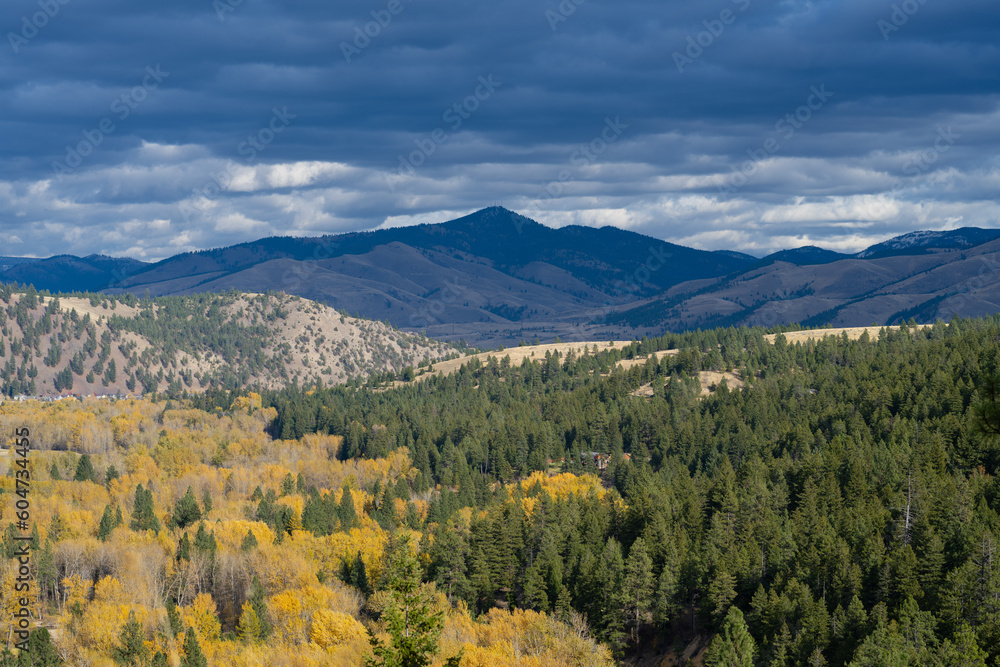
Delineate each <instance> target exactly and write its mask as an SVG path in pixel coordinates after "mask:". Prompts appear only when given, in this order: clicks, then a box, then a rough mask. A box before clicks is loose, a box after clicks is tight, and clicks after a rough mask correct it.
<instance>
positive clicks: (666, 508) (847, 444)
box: [0, 317, 1000, 667]
mask: <svg viewBox="0 0 1000 667" xmlns="http://www.w3.org/2000/svg"><path fill="white" fill-rule="evenodd" d="M766 333H767V332H765V331H763V330H761V329H724V330H712V331H704V332H696V333H691V334H686V335H668V336H665V337H663V338H659V339H650V340H644V341H642V342H638V343H635V344H633V345H631V346H629V347H627V348H624V349H608V350H606V351H599V352H597V354H583V355H572V356H561V355H559V356H556V355H551V354H550V355H547V357H546V358H544V359H538V360H534V361H533V360H531V359H530V358H525V359H524V361H523V363H521V364H519V365H514V364H510V363H509V362H508V361H507V360H506V359H504V358H501V359H496V358H494V359H491V360H490V361H489V362H488V363H486V364H482V363H480V362H478V360H473V361H470V364H468V365H466V366H464V367H463V368H462V369H461V370H460V371H458V372H456V373H452V374H450V375H446V376H434V377H429V378H426V379H424V380H423V381H421V382H413V383H410V384H407V385H405V386H402V387H397V388H388V389H387V388H386V387H385V386H384V379H385V378H379V377H375V376H373V377H371V378H370V380H369V381H368V383H367V385H366V386H357V385H354V386H350V387H343V386H339V387H330V388H323V389H317V390H309V391H303V390H302V389H300V388H298V387H291V388H288V389H283V390H277V391H268V392H265V393H264V394H263V395H257V394H241V393H240V392H226V391H218V390H209V391H207V392H205V393H201V394H197V395H194V396H193V397H192V398H191V399H189V400H179V401H172V402H170V403H169V404H167V403H164V402H160V403H156V404H154V403H150V402H148V401H133V400H124V401H94V400H90V401H85V402H83V403H76V402H73V403H70V404H65V403H63V404H41V403H37V402H25V403H12V402H8V403H6V404H4V405H0V428H4V429H7V430H10V429H13V428H14V427H15V426H23V427H27V428H29V429H30V431H31V433H32V434H33V436H32V437H33V442H34V445H33V446H34V447H35V449H34V450H33V452H34V453H33V454H32V456H33V457H35V458H34V461H35V463H34V464H33V465H34V466H35V468H34V470H35V472H34V473H33V477H32V480H33V481H32V484H33V485H34V486H33V487H32V488H33V489H37V490H38V494H37V498H38V500H37V501H33V502H37V505H33V508H34V512H35V514H34V515H33V516H34V517H35V518H34V521H35V522H36V524H35V528H34V532H35V533H36V534H37V537H36V538H33V539H35V545H36V546H35V547H33V548H35V549H36V551H37V553H38V554H39V557H38V570H39V573H38V577H37V579H38V585H39V587H40V588H39V590H40V597H39V604H41V605H42V609H43V610H46V611H47V614H48V616H47V617H48V618H50V623H52V624H53V626H54V628H55V630H56V631H57V632H56V633H55V636H54V639H51V640H50V639H47V638H46V639H45V640H44V641H45V642H50V641H51V642H52V643H53V644H54V645H55V646H56V647H57V649H58V650H59V651H61V652H62V655H64V656H65V659H66V660H67V661H68V664H86V662H88V661H99V660H102V659H103V660H105V662H107V660H108V658H109V656H111V655H118V654H119V653H117V652H120V651H125V650H126V649H127V648H128V647H129V646H131V647H133V649H134V650H140V649H139V648H138V646H139V644H137V643H136V642H135V641H133V640H134V638H135V637H140V638H145V639H146V640H147V641H148V643H149V646H150V647H151V648H150V649H149V655H151V654H152V653H154V652H158V653H162V655H163V659H164V660H166V659H168V658H169V660H170V661H171V662H174V663H175V662H176V661H177V657H178V655H179V654H180V653H181V652H184V651H193V650H194V649H193V647H194V645H195V643H197V644H198V645H199V646H200V647H201V648H199V651H200V650H204V652H205V654H206V655H207V656H208V659H207V664H209V665H212V666H213V667H215V666H221V665H244V664H247V665H249V664H255V661H256V662H260V661H262V660H264V659H265V656H266V659H267V661H268V662H269V664H275V665H279V666H282V665H287V666H289V667H291V665H293V664H294V665H315V666H317V667H318V666H320V665H323V666H327V665H341V664H359V663H360V662H361V661H362V658H363V656H364V655H365V654H366V653H367V652H368V650H369V649H368V648H367V643H366V642H365V632H364V629H365V628H370V629H371V630H372V632H373V633H374V634H375V638H376V641H377V642H380V641H390V638H391V637H392V636H393V633H394V632H395V633H401V632H402V631H401V629H400V628H402V626H401V625H399V624H398V623H397V624H396V625H395V626H394V625H393V621H392V619H393V618H397V619H398V618H399V616H398V614H399V613H401V611H400V610H401V608H402V607H401V606H400V605H403V604H404V603H405V604H412V605H413V606H412V607H411V608H412V609H413V610H415V611H414V613H418V614H420V615H421V616H420V617H421V618H428V619H429V618H431V617H432V616H433V615H434V614H435V613H437V612H435V610H439V612H440V614H441V615H439V616H434V617H435V618H437V619H438V620H437V621H433V622H429V623H428V625H426V626H421V628H422V629H421V630H420V638H421V643H420V646H422V647H424V648H423V649H421V650H422V651H423V652H424V653H423V655H424V656H425V657H426V658H427V659H428V660H430V659H431V658H432V657H433V661H432V662H431V664H433V665H435V666H438V665H443V663H444V661H445V659H446V658H450V657H454V656H455V655H456V654H457V653H458V652H459V651H460V650H462V651H463V653H462V657H461V661H460V664H461V665H465V666H466V667H474V666H480V665H482V666H484V667H485V666H486V665H491V666H492V665H514V664H523V663H520V662H518V661H528V662H529V664H539V665H541V664H545V665H550V664H551V665H566V666H567V667H568V666H569V665H604V664H606V663H607V655H608V654H607V653H606V652H605V650H606V649H604V648H601V647H599V646H596V645H595V644H593V643H592V642H591V641H590V640H589V639H588V638H587V637H588V636H590V635H591V634H592V635H594V636H596V637H597V638H598V639H600V640H601V641H602V642H604V644H605V645H606V646H607V647H609V648H610V649H611V650H612V651H613V653H614V655H615V656H616V658H617V659H618V660H619V661H631V662H632V664H637V662H641V663H643V664H646V663H647V662H648V664H653V663H657V664H659V663H661V662H662V661H663V660H667V661H668V664H677V663H683V662H684V661H686V660H688V659H694V661H695V663H696V664H705V665H708V666H710V667H717V666H720V665H723V666H725V667H733V666H734V665H737V666H739V667H744V666H745V667H752V666H758V667H771V666H775V667H782V666H784V667H791V666H793V665H796V666H797V665H817V664H819V665H822V664H826V665H837V666H839V665H852V666H857V667H863V666H868V665H914V664H919V665H940V666H945V667H958V666H963V667H985V665H987V664H990V665H992V664H995V661H996V659H997V658H998V657H1000V648H998V647H1000V613H998V607H997V600H998V599H1000V563H997V560H996V558H995V552H996V545H997V539H998V535H1000V486H998V482H997V476H996V474H997V472H998V467H1000V436H998V435H997V434H998V433H1000V389H998V388H1000V379H998V376H997V371H998V367H997V361H998V357H997V352H998V349H997V340H998V339H1000V318H997V317H993V318H989V319H985V320H955V321H953V322H952V323H951V324H948V325H945V324H942V323H938V324H935V325H933V326H929V327H920V328H917V327H912V326H902V327H900V328H899V329H898V330H894V331H888V330H886V331H880V332H879V333H878V335H876V336H872V335H868V334H862V335H861V336H860V338H858V339H857V340H850V339H848V337H847V336H846V335H842V336H829V337H826V338H823V339H821V340H807V341H806V342H803V343H800V344H789V343H788V342H787V340H786V338H785V337H784V336H783V335H777V336H775V337H774V339H773V340H774V342H773V344H772V343H770V342H768V340H767V339H765V338H764V335H765V334H766ZM667 350H670V351H671V353H670V354H662V352H665V351H667ZM658 352H660V353H661V354H658ZM622 360H626V361H628V362H629V363H627V364H621V363H620V362H621V361H622ZM626 366H627V368H626ZM708 370H712V371H715V372H725V371H727V370H731V371H732V372H733V373H735V374H736V376H737V377H739V378H740V380H741V382H742V384H743V386H742V388H740V389H738V390H733V389H730V388H728V387H727V386H726V385H724V384H721V385H719V386H716V387H715V388H714V391H713V392H712V393H711V394H709V395H703V394H702V393H701V386H700V384H699V382H698V380H697V377H696V376H697V374H698V373H701V372H704V371H708ZM646 385H649V386H650V387H651V388H652V395H651V396H649V395H647V396H643V395H636V390H637V389H638V388H639V387H642V386H646ZM63 449H66V450H69V451H58V450H63ZM84 454H86V455H87V456H86V457H84V456H83V455H84ZM4 465H12V464H9V463H8V462H6V461H3V462H0V466H4ZM70 477H72V478H73V479H74V481H71V482H70V481H60V480H65V479H68V478H70ZM0 479H5V480H7V481H6V482H4V483H3V485H4V486H5V488H6V489H8V490H12V489H13V482H14V479H13V478H12V477H8V476H2V475H0ZM33 497H35V496H33ZM57 515H58V516H57ZM6 535H7V537H6V538H5V541H4V545H5V548H8V549H14V548H15V547H14V539H13V537H14V536H16V535H17V528H16V527H15V526H14V524H10V525H9V526H8V527H7V531H6ZM407 539H408V540H409V544H410V545H411V546H410V547H407V546H405V545H406V541H407ZM129 554H139V555H140V556H141V557H136V556H129ZM13 562H14V561H11V560H7V559H5V560H3V561H2V563H0V581H7V582H8V583H10V584H12V583H13V578H11V575H10V573H11V572H12V571H13V570H12V568H13V565H12V563H13ZM4 568H6V569H4ZM393 573H395V574H393ZM5 574H6V576H4V575H5ZM418 579H419V580H423V581H424V582H425V583H426V584H427V585H426V586H424V587H423V588H420V587H418V586H417V585H416V581H417V580H418ZM125 590H128V591H135V593H133V594H130V595H129V596H125V595H124V594H123V591H125ZM404 591H406V592H404ZM9 595H10V594H9V593H4V596H5V597H3V598H2V599H0V602H4V604H7V603H8V602H6V601H9V599H10V598H9ZM129 612H132V613H134V617H133V620H132V621H129ZM251 612H252V613H251ZM393 614H397V615H396V616H393ZM473 619H475V620H473ZM583 619H586V621H585V623H584V620H583ZM394 628H395V629H394ZM587 628H589V630H588V629H587ZM130 637H131V638H133V639H131V640H130ZM425 639H426V642H424V640H425ZM38 641H39V642H42V639H39V640H38ZM140 643H141V642H140ZM513 646H516V647H518V649H517V651H514V650H513V649H512V648H511V647H513ZM149 655H147V658H148V657H149ZM291 656H296V657H295V659H294V660H292V658H291ZM0 659H2V656H0ZM94 664H100V663H99V662H95V663H94Z"/></svg>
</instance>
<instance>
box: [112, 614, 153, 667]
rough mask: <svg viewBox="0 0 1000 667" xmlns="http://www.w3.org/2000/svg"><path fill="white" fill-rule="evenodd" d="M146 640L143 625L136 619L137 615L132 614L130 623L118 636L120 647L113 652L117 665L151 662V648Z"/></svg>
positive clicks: (126, 666) (129, 619) (129, 666)
mask: <svg viewBox="0 0 1000 667" xmlns="http://www.w3.org/2000/svg"><path fill="white" fill-rule="evenodd" d="M145 638H146V633H145V632H144V631H143V628H142V624H141V623H139V622H138V621H137V620H136V619H135V613H134V612H130V613H129V617H128V621H127V622H126V623H125V625H124V627H122V630H121V633H119V635H118V645H117V646H115V647H114V649H113V650H112V652H111V657H112V658H113V659H114V661H115V663H116V664H118V665H121V667H132V666H133V665H145V664H146V661H147V660H149V647H147V646H146V644H145V641H144V640H145Z"/></svg>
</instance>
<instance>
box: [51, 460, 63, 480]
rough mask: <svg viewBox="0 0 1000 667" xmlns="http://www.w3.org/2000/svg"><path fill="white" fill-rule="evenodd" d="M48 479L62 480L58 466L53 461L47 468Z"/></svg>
mask: <svg viewBox="0 0 1000 667" xmlns="http://www.w3.org/2000/svg"><path fill="white" fill-rule="evenodd" d="M49 479H51V480H52V481H54V482H61V481H62V475H61V474H60V473H59V466H57V465H56V462H55V461H53V462H52V467H51V468H49Z"/></svg>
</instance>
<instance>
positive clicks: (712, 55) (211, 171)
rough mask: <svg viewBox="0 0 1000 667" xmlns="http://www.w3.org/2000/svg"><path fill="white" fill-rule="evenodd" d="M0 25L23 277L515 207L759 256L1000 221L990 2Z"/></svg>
mask: <svg viewBox="0 0 1000 667" xmlns="http://www.w3.org/2000/svg"><path fill="white" fill-rule="evenodd" d="M0 30H2V31H3V32H2V34H3V35H4V39H3V40H2V42H0V136H2V137H3V142H2V149H0V150H2V153H0V156H2V159H0V254H35V255H48V254H53V253H58V252H74V253H78V254H86V253H89V252H106V253H112V254H123V253H131V254H135V255H137V256H142V257H146V258H158V257H162V256H164V255H168V254H171V253H173V252H178V251H182V250H189V249H193V248H199V247H212V246H218V245H221V244H225V243H233V242H238V241H243V240H247V239H251V238H256V237H259V236H264V235H268V234H318V233H323V232H335V231H346V230H350V229H363V228H372V227H375V226H379V225H384V224H409V223H412V222H424V221H437V220H444V219H447V218H448V217H449V216H451V215H457V214H462V213H465V212H468V211H470V210H474V209H475V208H478V207H480V206H482V205H484V204H486V203H488V202H492V201H496V200H502V201H503V202H504V204H505V205H507V206H508V207H511V208H518V209H519V210H522V211H523V212H525V213H527V214H528V215H531V216H532V217H534V218H536V219H538V220H540V221H542V222H545V223H547V224H553V225H561V224H569V223H577V224H591V225H593V224H615V225H618V226H622V227H627V228H630V229H634V230H637V231H642V232H644V233H648V234H651V235H654V236H658V237H660V238H667V239H670V240H675V241H680V242H686V243H691V244H696V245H699V246H702V247H710V248H718V247H739V248H745V249H748V250H751V251H759V252H765V251H767V250H770V249H773V248H775V247H779V246H789V245H801V244H803V243H818V244H822V245H827V246H829V247H837V248H842V249H850V248H857V247H861V246H863V245H866V244H867V243H869V242H872V241H877V240H880V239H882V238H885V237H887V236H891V235H894V234H897V233H902V232H906V231H911V230H913V229H916V228H943V227H950V226H961V225H981V226H992V225H996V224H997V215H996V210H997V207H996V204H997V202H996V192H997V185H998V181H1000V175H998V174H1000V165H998V163H997V155H998V154H1000V151H998V150H997V148H998V144H1000V141H998V132H1000V130H998V129H997V128H1000V123H998V122H997V121H998V120H1000V118H998V111H997V102H998V95H997V93H998V89H1000V81H998V77H1000V67H998V65H1000V51H998V48H997V47H996V46H995V44H994V42H995V35H996V34H998V32H1000V12H997V11H996V9H995V3H991V2H986V1H985V0H982V1H980V0H976V1H973V0H959V1H957V2H955V1H949V2H945V1H944V0H924V1H923V2H921V1H920V0H906V1H905V2H881V1H875V2H872V1H871V0H847V1H844V2H828V1H827V2H825V1H812V2H809V1H796V0H787V1H783V2H776V1H773V0H715V1H712V2H695V1H693V0H691V1H684V2H670V3H662V2H644V1H640V0H636V1H628V0H626V1H624V2H614V3H612V2H606V1H602V0H584V1H576V0H559V1H557V0H542V1H541V2H537V1H528V0H514V1H511V2H499V3H454V2H442V1H440V0H374V1H367V2H356V1H351V2H338V3H329V2H312V1H308V0H300V1H297V2H283V3H277V2H263V1H260V0H243V1H242V2H239V0H216V1H215V2H213V1H212V0H197V1H182V2H178V1H170V2H167V3H165V4H162V5H159V6H155V7H148V6H144V5H142V4H137V3H134V2H124V1H118V0H104V1H101V0H89V1H87V2H84V1H83V0H65V2H62V1H60V0H41V1H39V0H34V1H31V2H28V1H25V0H17V1H15V2H8V3H6V4H5V5H4V7H3V9H2V10H0ZM366 31H367V34H366ZM151 71H152V72H158V73H160V74H159V76H157V77H154V78H153V79H150V72H151ZM484 80H485V81H489V82H491V84H490V85H489V86H488V87H486V88H484V87H483V84H482V82H483V81H484ZM816 90H822V91H829V95H822V96H820V97H821V98H823V99H822V100H820V98H817V97H816V96H815V92H814V91H816ZM275 114H278V116H279V117H280V118H283V119H284V120H282V121H281V123H279V125H278V126H277V127H276V126H275V125H273V122H274V119H275V117H276V116H275ZM609 122H610V123H612V124H614V125H616V126H617V127H619V128H620V131H618V133H617V134H615V133H611V135H613V140H608V137H609V136H611V135H609V134H608V133H607V132H606V128H607V127H608V123H609ZM102 123H103V124H102ZM942 131H944V132H947V133H949V136H951V137H952V140H951V141H950V142H949V143H947V144H946V145H945V144H942V142H941V141H940V139H939V137H940V132H942ZM602 133H604V134H603V135H602ZM84 152H86V153H87V154H86V155H82V153H84ZM73 164H75V166H72V165H73ZM54 165H56V166H54Z"/></svg>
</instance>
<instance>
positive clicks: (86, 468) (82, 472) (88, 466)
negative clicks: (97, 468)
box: [73, 454, 97, 482]
mask: <svg viewBox="0 0 1000 667" xmlns="http://www.w3.org/2000/svg"><path fill="white" fill-rule="evenodd" d="M73 481H74V482H96V481H97V473H96V472H94V464H93V462H91V460H90V457H89V456H88V455H86V454H84V455H83V456H81V457H80V460H79V461H77V463H76V472H75V473H73Z"/></svg>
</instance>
